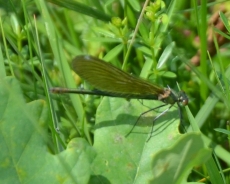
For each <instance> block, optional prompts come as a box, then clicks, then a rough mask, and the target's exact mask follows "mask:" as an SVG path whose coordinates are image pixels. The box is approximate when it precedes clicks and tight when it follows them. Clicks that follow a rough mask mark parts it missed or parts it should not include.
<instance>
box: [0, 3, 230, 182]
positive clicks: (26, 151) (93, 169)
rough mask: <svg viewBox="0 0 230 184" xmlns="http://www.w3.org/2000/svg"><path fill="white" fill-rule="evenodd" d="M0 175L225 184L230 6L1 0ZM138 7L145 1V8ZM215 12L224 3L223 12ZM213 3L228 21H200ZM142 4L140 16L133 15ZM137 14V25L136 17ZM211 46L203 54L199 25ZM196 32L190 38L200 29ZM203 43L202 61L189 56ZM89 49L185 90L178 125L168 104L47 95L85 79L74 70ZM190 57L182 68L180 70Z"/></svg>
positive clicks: (33, 179)
mask: <svg viewBox="0 0 230 184" xmlns="http://www.w3.org/2000/svg"><path fill="white" fill-rule="evenodd" d="M0 4H1V6H0V8H1V10H0V11H1V12H0V13H1V19H0V25H1V44H0V46H1V49H0V65H1V66H0V99H1V102H0V114H1V116H0V136H1V139H0V141H1V142H0V149H1V150H2V151H1V154H0V159H1V161H0V163H1V166H0V178H1V180H2V181H3V182H4V183H81V184H83V183H166V182H167V183H187V182H190V183H191V182H193V183H196V182H198V181H203V182H205V183H229V182H230V181H229V174H228V173H229V164H230V155H229V152H228V150H229V141H228V136H229V128H228V127H229V125H228V120H229V104H230V103H229V92H228V89H229V86H228V85H229V80H228V79H229V76H230V75H229V62H228V58H229V52H228V49H229V44H228V40H229V36H228V34H227V33H229V30H230V29H229V22H228V16H227V15H228V14H227V13H226V14H224V12H228V9H229V8H228V7H229V4H228V3H226V4H225V10H223V9H221V8H220V4H223V2H221V3H220V2H216V1H212V2H207V1H201V4H197V2H196V1H195V0H194V1H191V2H189V1H188V2H186V1H184V2H182V1H176V0H174V1H165V2H163V1H160V0H159V1H155V2H154V1H152V2H151V3H147V1H138V0H132V1H131V0H127V1H117V0H110V1H108V0H104V1H103V0H101V1H93V0H88V1H73V0H65V1H63V0H62V1H61V0H49V1H42V0H35V1H30V0H21V1H14V0H9V1H5V2H4V1H2V3H0ZM146 6H147V8H146V9H145V11H143V7H146ZM222 10H223V11H222ZM215 11H217V12H218V11H220V12H219V15H220V20H221V22H223V24H224V27H225V29H226V31H225V32H223V30H218V29H216V28H214V27H212V25H208V24H207V22H208V21H209V19H210V17H211V15H212V14H214V13H215ZM142 13H143V14H142ZM138 20H139V21H140V22H138ZM208 28H209V29H211V30H213V31H214V32H218V33H219V34H221V35H222V36H223V37H224V38H225V39H226V43H225V45H223V46H221V49H220V45H219V42H218V40H217V39H216V37H215V35H214V36H213V43H214V46H215V49H216V53H215V54H209V53H208V54H207V50H209V46H210V45H208V43H207V33H208V32H207V29H208ZM198 36H199V41H197V37H198ZM198 49H200V53H201V54H200V66H199V67H195V66H193V65H191V64H190V58H192V57H193V56H195V55H196V53H197V51H198ZM81 54H90V55H93V56H96V57H99V58H102V59H103V60H105V61H106V62H110V63H111V64H113V65H115V66H116V67H118V68H121V69H122V70H124V71H126V72H128V73H132V75H136V76H140V77H141V78H144V79H146V80H149V81H151V82H153V83H157V84H159V85H160V86H167V85H169V86H170V87H171V88H173V89H175V90H176V91H178V87H177V85H176V82H178V83H179V86H180V88H181V89H183V90H184V91H185V92H186V93H187V94H188V96H189V100H190V102H189V105H188V106H189V108H188V107H186V108H182V109H183V122H182V123H183V127H184V128H185V129H186V130H187V133H185V134H182V133H181V132H180V131H179V128H178V127H179V124H180V120H179V115H178V109H177V107H176V106H175V107H173V108H172V109H170V111H169V112H168V113H167V114H166V115H164V116H163V117H162V118H160V119H159V120H158V121H157V122H155V123H154V131H153V135H152V137H151V139H150V141H148V142H146V140H147V139H148V138H149V132H150V130H151V126H152V120H153V118H154V116H156V114H158V113H159V112H160V111H163V110H164V109H159V111H157V112H151V113H148V114H147V115H146V116H144V117H142V118H141V119H140V121H139V122H138V124H137V126H136V127H135V128H134V131H133V132H132V133H131V134H130V135H129V136H128V137H126V136H125V135H126V134H127V133H128V132H129V130H130V129H131V128H132V125H133V124H134V123H135V121H136V120H137V118H138V116H139V115H140V114H141V113H142V112H144V111H146V110H148V109H149V108H153V107H156V106H157V105H160V104H162V103H161V102H157V101H138V100H130V99H120V98H107V97H104V98H103V97H96V96H88V95H84V96H83V95H57V94H51V93H50V92H49V89H50V88H51V87H56V86H59V87H69V88H77V87H79V86H80V87H82V86H83V87H84V88H87V89H91V86H90V85H89V84H87V83H86V82H85V81H82V79H80V78H79V76H78V75H77V74H76V73H74V72H73V70H72V69H71V67H70V66H71V60H72V59H73V58H74V57H75V56H76V55H81ZM188 65H189V66H190V69H189V68H188Z"/></svg>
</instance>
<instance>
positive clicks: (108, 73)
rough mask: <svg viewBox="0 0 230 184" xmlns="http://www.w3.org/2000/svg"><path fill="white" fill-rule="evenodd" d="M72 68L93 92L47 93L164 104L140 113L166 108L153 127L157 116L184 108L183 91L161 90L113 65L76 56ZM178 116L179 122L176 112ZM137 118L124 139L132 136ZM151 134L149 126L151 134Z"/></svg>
mask: <svg viewBox="0 0 230 184" xmlns="http://www.w3.org/2000/svg"><path fill="white" fill-rule="evenodd" d="M72 68H73V70H74V71H75V72H76V73H77V74H78V75H79V76H80V77H82V78H83V79H84V80H86V81H87V82H89V83H90V84H91V85H92V86H93V87H95V90H91V91H90V90H84V89H68V88H59V87H56V88H52V89H51V90H50V91H51V92H53V93H76V94H89V95H100V96H109V97H120V98H130V99H131V98H132V99H147V100H160V101H162V102H164V104H163V105H160V106H158V107H155V108H153V109H150V110H148V111H146V112H144V113H142V114H141V115H140V116H139V118H140V117H141V116H142V115H144V114H145V113H147V112H149V111H152V110H155V109H157V108H160V107H163V106H166V105H169V107H168V108H167V109H166V110H164V111H163V112H161V113H160V114H159V115H158V116H156V117H155V118H154V120H153V123H154V121H156V120H157V119H158V118H159V117H160V116H161V115H163V114H164V113H166V112H167V111H168V110H169V109H170V108H171V107H172V106H173V105H174V104H175V103H176V104H177V105H178V107H179V105H180V104H182V105H183V106H185V105H187V104H188V97H187V95H186V94H185V92H184V91H179V92H178V93H176V92H175V91H174V90H172V89H170V88H169V87H167V88H162V87H160V86H159V85H157V84H153V83H150V82H148V81H146V80H144V79H141V78H138V77H135V76H133V75H130V74H128V73H126V72H124V71H122V70H120V69H118V68H116V67H114V66H113V65H111V64H109V63H107V62H105V61H103V60H101V59H98V58H96V57H93V56H89V55H80V56H77V57H75V58H74V59H73V61H72ZM179 114H180V118H181V112H180V108H179ZM139 118H138V119H137V121H136V122H135V124H134V126H133V127H132V129H131V130H130V132H129V133H128V134H127V135H129V134H130V133H131V132H132V130H133V128H134V127H135V125H136V123H137V122H138V120H139ZM152 132H153V126H152V130H151V133H152ZM150 138H151V135H150Z"/></svg>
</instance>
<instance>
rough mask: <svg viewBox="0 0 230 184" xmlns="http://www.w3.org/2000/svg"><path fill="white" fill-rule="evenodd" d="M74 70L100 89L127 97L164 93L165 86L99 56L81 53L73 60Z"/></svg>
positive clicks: (142, 96)
mask: <svg viewBox="0 0 230 184" xmlns="http://www.w3.org/2000/svg"><path fill="white" fill-rule="evenodd" d="M72 65H73V70H74V71H75V72H76V73H77V74H78V75H79V76H80V77H82V78H83V79H84V80H86V81H87V82H89V83H90V84H91V85H92V86H94V87H95V88H96V89H98V90H100V91H104V92H106V93H112V94H114V95H116V94H119V95H120V94H122V95H123V96H127V97H130V98H132V97H135V98H138V97H139V98H144V96H153V98H154V96H157V95H158V94H163V93H164V90H163V88H161V87H159V86H157V85H155V84H151V83H149V82H147V81H145V80H143V79H140V78H137V77H134V76H132V75H130V74H128V73H125V72H123V71H122V70H120V69H118V68H116V67H114V66H112V65H111V64H109V63H107V62H105V61H103V60H100V59H98V58H95V57H92V56H87V55H81V56H77V57H76V58H75V59H74V60H73V62H72Z"/></svg>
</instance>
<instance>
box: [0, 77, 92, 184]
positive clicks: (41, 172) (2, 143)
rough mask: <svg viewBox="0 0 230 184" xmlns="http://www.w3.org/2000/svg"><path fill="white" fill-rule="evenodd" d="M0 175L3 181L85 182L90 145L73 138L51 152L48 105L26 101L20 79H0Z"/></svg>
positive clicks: (87, 177) (80, 183) (81, 183)
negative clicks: (54, 151)
mask: <svg viewBox="0 0 230 184" xmlns="http://www.w3.org/2000/svg"><path fill="white" fill-rule="evenodd" d="M0 91H1V93H0V99H1V103H0V104H1V105H0V117H1V119H0V149H1V154H0V163H1V165H0V178H1V182H2V183H33V184H36V183H43V184H45V183H47V184H48V183H79V184H84V183H88V180H89V178H90V175H91V170H90V165H91V162H92V160H93V158H94V155H95V153H94V151H93V149H92V147H90V146H89V145H88V143H87V142H86V141H85V140H83V139H74V140H72V141H71V142H70V143H69V144H68V147H67V149H66V150H65V151H63V152H61V153H60V154H58V155H53V154H52V153H51V152H50V150H52V143H51V142H50V141H49V140H48V136H49V135H48V122H49V118H48V108H47V106H46V103H45V102H44V101H43V100H37V101H33V102H30V103H25V101H24V100H23V96H22V93H21V90H20V87H19V83H18V82H17V81H16V80H15V79H14V78H11V77H7V78H5V79H1V80H0Z"/></svg>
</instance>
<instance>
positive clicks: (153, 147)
mask: <svg viewBox="0 0 230 184" xmlns="http://www.w3.org/2000/svg"><path fill="white" fill-rule="evenodd" d="M143 104H144V105H142V104H141V103H140V102H139V101H137V100H130V101H127V100H125V99H119V98H104V99H103V101H102V103H101V104H100V106H99V108H98V111H97V115H96V121H97V124H96V126H95V143H94V148H95V149H96V150H97V152H98V156H97V158H96V159H95V161H94V166H93V171H94V173H95V174H96V175H100V177H98V178H97V177H95V178H94V182H95V181H101V179H102V178H104V179H105V178H106V179H107V180H108V181H110V182H111V183H148V182H149V181H150V180H153V181H155V180H159V177H164V178H165V180H166V181H167V178H168V181H167V182H166V183H171V178H170V177H168V176H167V175H163V176H162V175H161V176H159V177H156V175H155V174H154V172H155V168H154V165H153V163H159V162H160V161H161V160H164V159H166V160H167V161H168V164H169V165H170V166H171V165H172V168H171V167H170V168H169V169H170V172H173V173H174V174H179V176H180V177H179V178H176V179H178V180H181V179H183V180H185V179H186V178H187V176H188V172H189V171H191V169H192V166H194V164H197V165H199V164H202V163H204V161H205V159H204V157H207V158H208V155H210V152H209V151H207V149H206V148H205V147H204V145H203V142H202V139H201V135H200V134H194V133H190V134H188V135H182V134H180V133H179V131H178V125H179V119H178V118H179V116H178V109H177V108H176V106H175V107H172V108H171V109H170V111H168V112H167V113H166V114H165V115H163V116H162V117H160V118H159V119H158V120H157V121H156V122H154V127H153V133H152V137H151V139H150V140H149V141H148V142H146V141H147V140H148V138H149V136H150V134H149V132H150V131H151V128H152V125H153V119H154V117H155V116H156V115H157V114H159V112H162V111H163V110H164V109H167V107H162V108H160V109H159V110H157V111H155V112H154V111H152V112H149V113H147V114H145V115H144V116H143V117H142V118H140V119H139V121H138V123H137V125H136V126H135V128H134V130H133V132H132V133H131V134H130V135H129V136H128V137H126V135H127V133H128V132H129V131H130V130H131V128H132V126H133V125H134V123H135V122H136V120H137V118H138V115H139V114H141V113H142V112H144V111H147V110H148V109H149V108H148V107H156V106H158V105H160V104H162V102H158V101H143ZM147 106H148V107H147ZM194 140H195V141H196V140H199V141H200V142H199V143H197V146H196V145H194ZM180 142H182V143H183V144H181V143H180ZM186 144H188V145H187V146H185V145H186ZM162 150H163V151H162ZM178 150H181V153H180V154H181V155H183V159H184V160H183V159H182V157H181V160H180V159H179V158H180V157H178V156H177V155H175V158H176V156H177V160H176V161H173V160H172V161H171V162H170V161H169V158H173V157H172V155H171V154H170V153H173V152H175V153H176V152H178ZM192 150H193V151H192ZM189 152H191V153H193V154H195V155H197V160H192V159H191V154H189ZM159 153H161V154H162V155H163V156H162V157H161V156H160V155H159ZM188 158H189V159H188ZM178 164H181V166H183V167H186V165H189V167H186V170H185V171H182V170H180V168H178ZM164 166H165V165H162V167H164ZM118 168H119V169H118ZM165 169H166V170H167V167H165ZM178 171H180V172H179V173H176V172H178ZM153 177H154V178H153ZM152 183H155V182H152ZM156 183H157V182H156Z"/></svg>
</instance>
